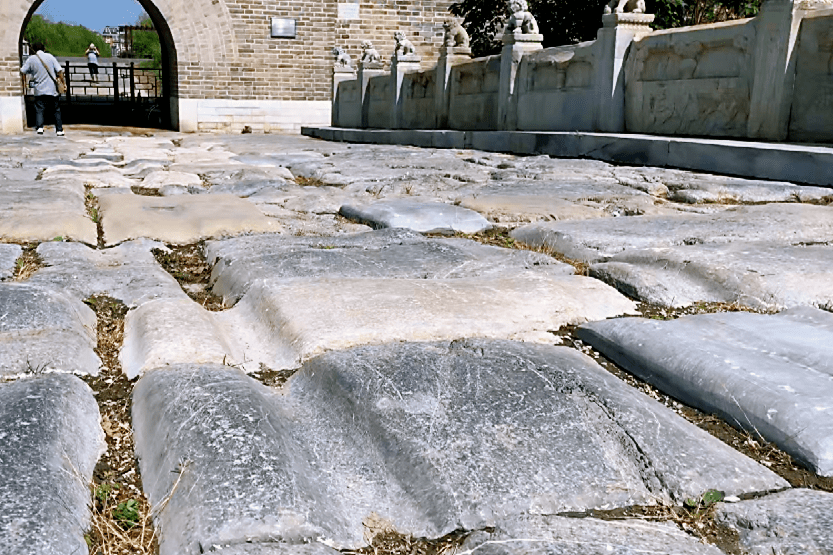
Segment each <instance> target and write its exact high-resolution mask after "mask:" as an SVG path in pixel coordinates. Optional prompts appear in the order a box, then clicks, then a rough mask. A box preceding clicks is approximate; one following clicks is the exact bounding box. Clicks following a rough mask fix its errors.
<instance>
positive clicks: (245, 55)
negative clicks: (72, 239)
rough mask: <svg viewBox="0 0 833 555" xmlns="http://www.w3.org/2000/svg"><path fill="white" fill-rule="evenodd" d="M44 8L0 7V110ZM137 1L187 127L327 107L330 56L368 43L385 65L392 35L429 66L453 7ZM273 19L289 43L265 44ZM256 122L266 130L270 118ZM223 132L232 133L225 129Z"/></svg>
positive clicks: (443, 3)
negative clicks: (215, 112)
mask: <svg viewBox="0 0 833 555" xmlns="http://www.w3.org/2000/svg"><path fill="white" fill-rule="evenodd" d="M42 1H43V0H34V1H33V0H0V22H2V23H0V25H2V26H0V101H2V97H7V100H9V101H10V100H11V98H8V97H20V96H21V94H22V85H21V80H20V76H19V74H18V68H19V66H20V52H19V44H20V38H21V36H22V33H23V29H24V28H25V24H26V23H27V22H28V19H29V18H30V17H31V15H32V14H33V13H34V12H35V10H36V9H37V7H38V6H39V5H40V4H41V3H42ZM102 1H106V0H102ZM139 1H140V3H141V4H142V5H143V7H144V8H145V10H146V11H147V12H148V13H149V14H150V15H151V17H152V18H153V20H154V24H155V25H156V27H157V29H158V30H159V31H160V37H161V38H162V42H163V45H164V46H166V47H167V49H168V53H169V59H168V64H167V65H168V69H169V70H170V71H169V75H167V76H166V77H167V78H166V84H167V88H166V90H167V91H168V92H170V93H171V95H172V114H173V116H174V118H176V117H178V116H177V112H178V111H179V112H182V111H183V110H185V111H189V110H190V112H189V113H190V114H191V115H190V116H188V117H190V118H191V119H194V118H198V117H201V116H200V115H199V114H202V113H207V112H206V108H205V107H206V106H209V105H211V106H214V107H215V108H216V107H217V106H222V107H223V109H224V110H227V111H228V110H232V111H233V109H234V106H236V105H237V104H235V103H238V104H239V103H243V104H245V105H246V106H247V107H246V108H245V110H248V111H251V109H252V108H251V106H252V101H263V102H261V103H262V105H264V106H266V105H271V106H273V107H274V106H278V104H280V106H283V108H280V107H278V108H275V109H283V110H294V111H298V110H299V109H302V108H299V106H301V105H302V103H305V102H306V103H310V102H313V103H315V102H317V103H318V105H319V106H326V104H325V103H326V102H328V101H329V100H330V95H331V79H332V63H333V58H332V56H331V54H330V50H331V49H332V47H333V46H334V45H336V44H338V45H340V46H343V47H346V48H347V50H348V52H349V53H350V54H351V55H352V56H353V57H354V58H355V57H357V56H358V54H359V43H360V42H361V41H362V40H366V39H370V40H372V41H373V42H374V44H375V45H376V46H377V49H378V50H379V52H380V53H382V55H383V57H388V56H390V53H391V52H392V50H393V32H394V31H396V30H403V31H404V32H405V33H406V34H407V35H408V36H409V37H410V38H411V40H412V41H413V42H414V44H416V46H417V50H418V52H419V53H420V54H421V55H422V56H423V61H424V64H426V65H431V63H432V62H433V61H434V60H436V57H437V49H438V47H439V46H440V44H441V42H442V20H443V18H444V17H445V16H446V15H447V9H448V6H449V4H450V3H451V0H438V1H433V0H360V17H361V19H359V20H352V21H344V20H339V19H338V4H339V0H323V1H322V0H153V1H151V0H139ZM340 1H341V2H350V1H351V0H340ZM271 17H285V18H294V19H296V20H297V37H296V38H295V39H275V38H271V37H270V36H269V21H270V18H271ZM270 102H271V104H269V103H270ZM281 103H282V104H281ZM293 103H294V104H293ZM12 104H13V102H6V103H5V104H3V106H0V130H2V131H5V132H8V130H9V129H13V128H14V126H10V125H9V124H8V122H7V121H4V118H5V120H8V119H9V106H10V105H12ZM240 105H242V104H240ZM287 106H290V108H287ZM178 107H179V109H178ZM215 108H212V109H215ZM241 110H242V109H241ZM241 113H242V112H241ZM224 117H226V118H228V121H232V119H233V120H234V125H236V126H242V124H243V123H245V122H242V120H240V119H239V117H238V116H236V115H234V116H232V115H227V116H224ZM263 117H266V118H267V120H266V121H267V122H268V116H263ZM180 119H181V118H180ZM215 119H217V121H220V120H221V119H222V118H220V116H217V118H215ZM278 119H280V118H278ZM194 122H196V123H194ZM194 122H192V123H194V125H196V127H194V125H190V124H189V125H187V126H186V127H188V129H189V130H196V129H197V128H200V129H212V128H213V129H217V128H219V129H222V128H224V127H223V125H221V124H220V123H216V122H213V123H212V122H207V123H205V125H203V122H202V120H200V121H199V122H197V120H194ZM251 123H252V124H253V126H254V127H255V128H256V129H257V128H258V126H260V127H261V128H262V127H263V121H261V120H259V119H257V118H254V119H253V121H252V122H251ZM197 124H198V125H197ZM238 124H239V125H238ZM176 126H177V125H176V123H174V127H176ZM226 127H228V128H229V129H231V128H232V126H231V124H229V125H228V126H226ZM273 128H274V127H273ZM265 130H268V123H267V127H266V129H265Z"/></svg>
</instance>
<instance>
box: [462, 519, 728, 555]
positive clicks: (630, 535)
mask: <svg viewBox="0 0 833 555" xmlns="http://www.w3.org/2000/svg"><path fill="white" fill-rule="evenodd" d="M459 553H461V554H471V553H477V554H478V555H556V554H557V555H636V554H640V553H651V554H657V555H722V554H723V552H722V551H721V550H719V549H718V548H717V547H715V546H713V545H708V544H705V543H702V542H700V541H698V540H696V539H695V538H693V537H691V536H689V535H688V534H686V533H685V532H683V531H682V530H680V529H679V528H677V527H676V526H674V525H673V524H670V523H663V524H660V523H655V522H646V521H642V520H636V519H634V520H624V521H605V520H597V519H595V518H565V517H558V516H537V515H536V516H523V517H520V518H518V519H517V520H515V521H512V522H508V523H505V524H502V525H501V526H500V527H499V528H498V529H496V530H495V531H494V532H475V533H474V534H472V535H471V536H469V537H468V538H467V539H466V541H465V542H464V543H463V545H462V546H461V548H460V551H459Z"/></svg>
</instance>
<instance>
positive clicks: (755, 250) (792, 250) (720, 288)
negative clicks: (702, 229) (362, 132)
mask: <svg viewBox="0 0 833 555" xmlns="http://www.w3.org/2000/svg"><path fill="white" fill-rule="evenodd" d="M590 275H591V276H593V277H595V278H598V279H601V280H602V281H604V282H605V283H608V284H610V285H613V286H614V287H616V288H617V289H618V290H620V291H622V292H624V293H625V294H627V295H628V296H630V297H632V298H637V299H640V300H642V301H646V302H649V303H654V304H659V305H663V306H672V307H681V306H688V305H691V304H694V303H696V302H724V303H738V304H740V305H742V306H748V307H750V308H754V309H760V310H770V311H771V310H780V309H784V308H790V307H794V306H801V305H807V306H816V307H822V308H826V307H833V244H822V245H785V244H777V243H768V242H754V243H745V242H741V243H730V244H706V245H680V246H676V247H657V248H652V249H644V250H629V251H625V252H623V253H620V254H617V255H615V256H612V257H611V258H609V259H608V260H607V261H606V262H601V263H597V264H593V265H591V266H590Z"/></svg>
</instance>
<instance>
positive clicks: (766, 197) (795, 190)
mask: <svg viewBox="0 0 833 555" xmlns="http://www.w3.org/2000/svg"><path fill="white" fill-rule="evenodd" d="M642 171H643V172H646V173H647V172H649V171H650V169H648V168H645V169H643V170H642ZM655 171H656V170H655ZM651 173H653V172H651ZM656 175H657V176H658V177H659V178H660V179H661V181H662V183H663V184H664V185H665V186H666V187H667V189H668V193H667V196H668V198H669V200H675V201H677V202H687V203H703V202H707V203H708V202H737V203H753V202H817V201H826V200H828V199H833V190H831V189H830V188H829V187H813V186H807V185H795V184H793V183H787V182H783V181H764V180H757V179H743V178H740V177H729V176H723V175H709V174H702V173H694V172H685V171H675V170H667V169H664V170H659V171H656Z"/></svg>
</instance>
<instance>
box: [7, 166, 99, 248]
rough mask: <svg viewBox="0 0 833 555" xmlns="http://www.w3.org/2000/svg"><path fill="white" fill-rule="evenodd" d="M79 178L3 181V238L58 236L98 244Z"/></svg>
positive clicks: (28, 239)
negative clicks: (77, 179) (76, 179)
mask: <svg viewBox="0 0 833 555" xmlns="http://www.w3.org/2000/svg"><path fill="white" fill-rule="evenodd" d="M84 194H85V193H84V184H83V183H81V182H79V181H75V180H71V179H68V180H52V181H43V180H41V181H31V182H27V181H20V182H16V181H13V182H9V181H5V182H0V238H2V239H5V240H9V241H17V242H42V241H51V240H53V239H55V238H56V237H61V238H63V239H73V240H75V241H81V242H84V243H88V244H91V245H94V244H95V243H96V240H97V234H96V225H95V223H93V222H92V221H91V220H90V218H89V216H88V215H87V209H86V207H85V206H84Z"/></svg>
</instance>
